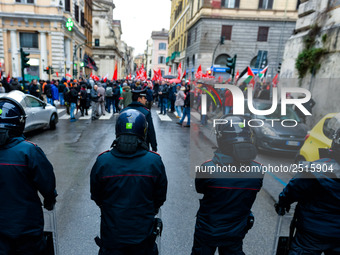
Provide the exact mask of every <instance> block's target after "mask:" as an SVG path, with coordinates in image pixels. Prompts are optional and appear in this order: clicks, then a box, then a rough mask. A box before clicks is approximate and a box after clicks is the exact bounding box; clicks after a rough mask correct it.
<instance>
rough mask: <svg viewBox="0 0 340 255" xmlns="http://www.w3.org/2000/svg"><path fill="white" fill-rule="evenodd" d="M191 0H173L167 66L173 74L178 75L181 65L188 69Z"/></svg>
mask: <svg viewBox="0 0 340 255" xmlns="http://www.w3.org/2000/svg"><path fill="white" fill-rule="evenodd" d="M189 9H190V0H172V1H171V14H170V30H169V49H168V57H167V58H166V64H167V65H168V66H169V67H171V70H172V73H173V74H176V75H177V68H178V65H179V63H181V66H182V69H183V70H184V69H185V68H186V62H185V56H186V47H187V24H188V23H187V19H188V17H189V16H188V11H189Z"/></svg>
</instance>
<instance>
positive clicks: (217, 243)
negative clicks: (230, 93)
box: [191, 115, 263, 255]
mask: <svg viewBox="0 0 340 255" xmlns="http://www.w3.org/2000/svg"><path fill="white" fill-rule="evenodd" d="M225 120H226V121H227V122H228V123H227V124H220V125H216V139H217V144H218V149H217V151H216V152H215V156H214V157H213V159H212V160H209V161H207V162H205V163H203V165H202V166H201V170H200V171H197V170H196V179H195V184H196V190H197V192H198V193H201V194H203V195H204V196H203V198H202V199H201V200H200V208H199V210H198V213H197V219H196V226H195V235H194V245H193V248H192V253H191V254H192V255H214V254H215V251H216V249H217V248H218V252H219V254H220V255H226V254H228V255H242V254H244V253H243V251H242V242H243V238H244V237H245V235H246V234H247V232H248V230H249V229H250V228H251V227H252V225H253V223H254V217H253V214H252V212H251V207H252V205H253V203H254V201H255V198H256V195H257V193H258V192H259V191H260V189H261V187H262V181H263V174H262V173H261V165H260V164H259V163H257V162H255V161H253V159H254V158H255V157H256V154H257V153H256V148H255V147H254V145H253V144H252V139H251V131H250V129H249V127H247V126H245V124H246V122H245V119H244V118H243V117H240V116H231V115H229V116H226V117H225ZM231 122H232V124H231ZM223 166H224V167H225V169H227V168H228V167H229V169H231V170H230V171H229V172H228V171H225V172H223V171H219V170H218V169H219V167H223ZM246 166H249V167H252V168H253V173H242V172H240V170H241V167H246ZM204 169H215V170H216V171H215V172H211V173H212V174H210V172H206V171H205V170H204Z"/></svg>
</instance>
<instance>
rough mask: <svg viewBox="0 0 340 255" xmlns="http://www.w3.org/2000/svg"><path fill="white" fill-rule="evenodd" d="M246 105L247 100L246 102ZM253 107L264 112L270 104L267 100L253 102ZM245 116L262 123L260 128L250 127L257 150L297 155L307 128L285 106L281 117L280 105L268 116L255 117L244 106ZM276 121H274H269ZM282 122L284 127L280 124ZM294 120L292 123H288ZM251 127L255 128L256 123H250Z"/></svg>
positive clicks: (289, 108) (292, 111) (294, 113)
mask: <svg viewBox="0 0 340 255" xmlns="http://www.w3.org/2000/svg"><path fill="white" fill-rule="evenodd" d="M246 104H247V100H246ZM253 106H254V108H255V109H257V110H266V109H269V108H271V106H272V102H271V101H267V100H254V101H253ZM245 109H246V113H247V114H246V115H248V116H249V117H250V119H253V120H258V121H257V122H258V123H260V124H261V123H264V125H263V126H261V127H252V128H251V129H252V130H253V134H254V136H253V139H254V144H255V146H256V147H257V148H258V150H260V151H261V150H262V151H276V152H289V153H297V152H298V151H299V150H300V148H301V146H302V145H303V142H304V138H305V136H306V134H307V126H306V125H305V124H304V123H303V122H302V120H301V119H300V118H299V117H298V115H297V114H296V112H295V111H294V110H293V109H292V107H290V106H289V105H288V106H287V114H286V115H284V116H282V115H281V104H280V103H279V104H278V105H277V108H276V110H275V112H274V113H272V114H270V115H255V114H253V113H251V112H250V111H249V109H248V107H247V105H246V107H245ZM271 120H276V121H271ZM283 120H287V121H285V125H286V126H288V125H289V126H293V125H295V123H297V125H296V126H295V127H285V126H283V125H282V124H281V122H282V121H283ZM289 120H294V121H295V122H294V121H289ZM252 125H253V126H256V125H258V124H256V121H252Z"/></svg>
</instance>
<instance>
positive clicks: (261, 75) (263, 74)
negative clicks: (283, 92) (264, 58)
mask: <svg viewBox="0 0 340 255" xmlns="http://www.w3.org/2000/svg"><path fill="white" fill-rule="evenodd" d="M267 71H268V66H266V67H265V68H264V69H263V70H262V71H261V72H260V74H259V76H260V78H262V77H264V76H266V74H267Z"/></svg>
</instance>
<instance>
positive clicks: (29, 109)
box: [0, 90, 58, 133]
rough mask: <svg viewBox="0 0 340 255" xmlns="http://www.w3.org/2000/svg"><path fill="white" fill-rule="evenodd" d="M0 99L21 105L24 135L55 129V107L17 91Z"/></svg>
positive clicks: (5, 94) (2, 95) (56, 116)
mask: <svg viewBox="0 0 340 255" xmlns="http://www.w3.org/2000/svg"><path fill="white" fill-rule="evenodd" d="M0 97H10V98H12V99H14V100H16V101H17V102H18V103H20V104H21V105H22V107H23V108H24V110H25V112H26V115H27V118H26V125H25V130H24V133H26V132H29V131H32V130H35V129H41V128H50V129H52V130H53V129H55V128H56V125H57V123H58V112H57V108H56V107H55V106H52V105H50V104H47V103H45V102H43V101H41V100H40V99H39V98H37V97H35V96H32V95H29V94H24V93H23V92H21V91H18V90H14V91H11V92H9V93H3V94H0Z"/></svg>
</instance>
